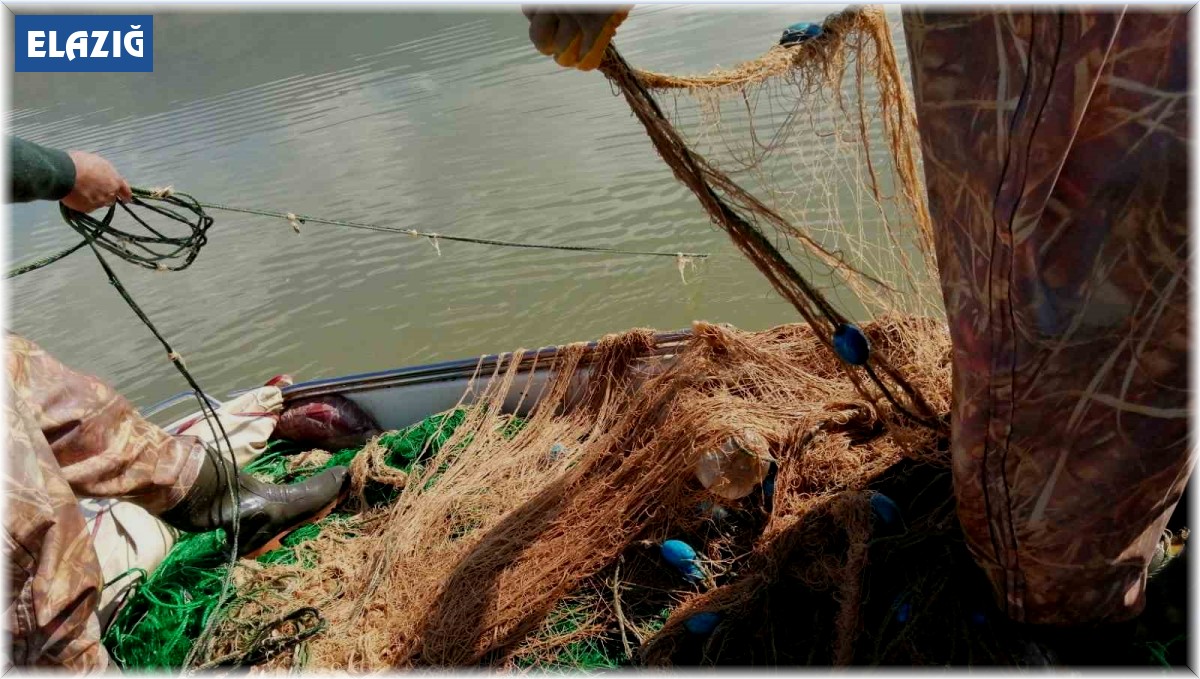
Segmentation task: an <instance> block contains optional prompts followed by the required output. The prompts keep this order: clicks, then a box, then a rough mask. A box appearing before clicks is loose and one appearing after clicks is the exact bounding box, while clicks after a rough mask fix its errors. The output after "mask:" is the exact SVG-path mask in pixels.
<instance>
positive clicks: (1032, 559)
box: [904, 7, 1192, 624]
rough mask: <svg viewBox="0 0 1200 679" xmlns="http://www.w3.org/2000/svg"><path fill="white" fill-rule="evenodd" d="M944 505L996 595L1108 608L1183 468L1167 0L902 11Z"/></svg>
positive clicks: (1117, 610)
mask: <svg viewBox="0 0 1200 679" xmlns="http://www.w3.org/2000/svg"><path fill="white" fill-rule="evenodd" d="M904 23H905V32H906V37H907V42H908V47H909V50H910V54H911V64H912V75H913V85H914V95H915V104H916V111H917V116H918V119H919V123H920V134H921V142H922V147H923V152H924V169H925V177H926V183H927V187H928V194H929V203H930V211H931V214H932V216H933V219H934V224H935V230H936V236H937V237H936V245H937V259H938V264H939V268H940V274H941V278H942V288H943V295H944V299H945V303H946V310H947V314H948V319H949V322H950V330H951V336H952V339H953V343H954V358H953V360H954V385H953V388H954V409H953V442H952V447H953V459H954V479H955V488H956V491H955V492H956V495H957V500H958V513H959V519H960V522H961V524H962V528H963V531H964V533H965V536H966V540H967V543H968V546H969V547H970V549H971V550H972V553H973V554H974V556H975V558H976V560H977V561H978V562H979V563H980V564H981V565H982V566H983V568H984V570H985V571H986V572H987V574H988V576H989V578H990V580H991V583H992V585H993V588H994V589H995V592H996V596H997V599H998V600H999V603H1000V605H1001V607H1002V608H1003V609H1004V610H1006V611H1007V613H1008V614H1009V616H1010V617H1012V618H1013V619H1016V620H1018V621H1023V622H1031V623H1054V624H1078V623H1089V622H1102V621H1113V622H1115V621H1119V620H1123V619H1127V618H1130V617H1133V616H1134V615H1136V614H1137V613H1139V612H1140V611H1141V609H1142V607H1143V606H1144V588H1145V580H1146V566H1147V563H1148V562H1149V560H1150V558H1151V555H1152V553H1153V550H1154V546H1155V542H1156V540H1157V538H1158V537H1159V535H1160V533H1161V531H1162V529H1163V527H1164V525H1165V523H1166V521H1167V519H1168V518H1169V516H1170V513H1171V510H1172V509H1173V507H1174V506H1175V504H1176V503H1177V502H1178V500H1179V497H1180V495H1181V494H1182V491H1183V487H1184V485H1185V484H1186V482H1187V479H1188V476H1189V475H1190V473H1191V470H1192V458H1191V454H1190V450H1189V446H1188V401H1189V391H1188V389H1189V387H1188V287H1189V284H1188V279H1187V260H1188V219H1187V217H1188V214H1187V210H1188V144H1189V140H1188V138H1187V129H1188V128H1187V125H1188V122H1187V121H1188V40H1189V36H1188V29H1187V25H1188V20H1187V14H1186V13H1185V12H1184V11H1158V12H1147V11H1140V10H1131V11H1128V12H1122V11H1120V10H1117V9H1113V10H1111V11H1110V10H1095V11H1087V10H1084V9H1081V8H1074V7H1072V8H1069V9H1065V10H1060V11H1057V12H1055V11H1042V10H1040V9H1039V10H1034V11H1028V12H1025V11H1020V10H1017V9H1013V10H994V11H982V10H978V11H976V10H972V11H963V12H953V11H939V12H933V11H910V12H906V14H905V21H904Z"/></svg>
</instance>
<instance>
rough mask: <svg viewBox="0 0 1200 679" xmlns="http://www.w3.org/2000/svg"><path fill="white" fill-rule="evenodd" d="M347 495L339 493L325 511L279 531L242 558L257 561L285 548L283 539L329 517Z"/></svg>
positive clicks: (322, 510) (344, 492)
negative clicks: (295, 531) (299, 529)
mask: <svg viewBox="0 0 1200 679" xmlns="http://www.w3.org/2000/svg"><path fill="white" fill-rule="evenodd" d="M345 495H346V491H345V490H343V491H342V492H340V493H338V495H337V497H335V498H334V499H333V500H332V501H331V502H330V503H329V504H327V505H325V507H324V508H323V509H321V511H319V512H317V513H316V514H313V515H312V516H310V517H308V518H307V519H303V520H301V521H297V522H296V523H294V524H292V525H291V526H288V527H287V528H284V529H283V530H281V531H279V533H277V534H276V535H275V537H273V538H271V539H270V540H268V541H267V542H266V543H264V544H263V546H261V547H259V548H258V549H255V550H254V551H253V552H247V553H246V554H243V555H242V556H241V558H243V559H257V558H258V557H260V556H262V555H263V554H266V553H267V552H269V551H271V550H274V549H279V548H280V547H282V546H283V543H282V540H283V538H285V537H287V535H288V533H291V532H292V531H294V530H296V529H297V528H299V527H301V526H307V525H308V524H310V523H316V522H318V521H320V520H321V519H324V518H325V517H327V516H329V513H330V512H332V511H333V509H334V507H337V506H338V504H339V503H341V501H342V500H343V499H344V498H345Z"/></svg>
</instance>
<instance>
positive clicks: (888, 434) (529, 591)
mask: <svg viewBox="0 0 1200 679" xmlns="http://www.w3.org/2000/svg"><path fill="white" fill-rule="evenodd" d="M866 331H867V333H868V335H869V336H870V338H871V340H872V342H873V344H874V346H875V348H876V351H878V352H880V353H881V354H883V355H885V356H886V357H887V358H888V360H890V361H892V362H893V364H894V365H898V366H902V367H903V368H904V369H905V370H908V371H911V373H912V374H914V375H919V376H920V378H919V381H917V382H915V383H914V386H915V387H916V388H919V389H921V390H922V391H923V392H924V393H925V394H927V397H928V399H929V401H930V404H931V405H932V406H933V407H935V408H940V409H945V408H947V407H948V405H949V401H948V399H949V394H948V384H949V376H948V371H949V355H948V352H949V344H948V339H947V337H946V335H945V332H944V330H943V329H942V328H941V327H940V326H939V325H938V324H937V323H936V322H933V321H922V320H914V319H900V318H896V319H889V320H886V321H881V322H877V323H874V324H871V325H869V326H867V328H866ZM664 352H667V355H665V356H664V355H663V354H664ZM519 359H520V355H519V354H518V355H515V356H513V359H512V360H510V361H508V362H507V367H506V368H505V369H504V370H502V371H500V370H498V371H497V373H496V374H492V375H483V376H480V380H479V381H480V385H479V391H480V393H479V398H478V400H477V401H476V402H475V403H474V405H472V406H470V407H469V408H468V409H467V417H466V419H465V420H464V421H463V423H462V424H460V425H459V426H458V428H457V429H456V430H455V431H454V433H453V435H452V436H451V437H450V439H449V440H448V441H447V442H446V444H445V445H444V446H442V448H441V450H440V452H439V453H437V454H436V455H434V456H433V457H432V458H430V459H429V460H428V462H427V463H426V464H424V465H423V466H422V470H421V471H420V472H417V473H414V474H412V475H410V477H409V479H408V483H407V485H406V486H405V488H404V491H403V492H402V493H401V494H400V496H399V499H398V500H397V501H396V502H395V504H394V505H392V506H390V507H385V508H380V509H376V510H369V511H366V512H364V513H361V514H358V515H356V516H354V517H353V518H350V519H348V520H346V521H345V522H344V523H342V524H340V525H336V526H334V527H332V529H328V528H327V529H326V530H325V531H323V533H322V534H321V536H319V537H318V538H316V539H315V540H312V541H310V542H306V543H304V544H302V545H301V546H300V547H299V548H298V552H299V555H300V560H299V563H296V564H292V565H278V564H276V565H270V566H266V567H261V568H256V569H247V571H248V572H247V573H246V574H245V576H244V579H243V581H242V582H240V583H239V591H245V592H253V595H252V596H248V597H244V599H245V601H244V602H243V603H242V604H241V605H240V607H239V608H238V609H236V610H234V611H232V612H231V613H230V615H229V618H228V619H227V620H226V622H225V623H224V624H223V626H222V627H221V628H219V629H218V632H217V634H216V635H215V637H216V639H215V642H214V646H213V648H212V649H211V653H210V655H211V657H218V656H222V655H225V654H229V653H233V652H235V651H237V650H238V649H240V648H244V647H245V645H246V644H247V643H248V641H249V640H248V637H249V636H250V635H252V634H253V633H254V632H255V631H256V630H257V629H259V627H261V625H262V624H263V623H264V622H265V621H268V620H272V619H276V618H279V617H280V616H283V615H286V614H287V613H288V612H289V611H292V610H295V609H297V608H298V607H305V606H312V607H314V608H316V609H318V610H319V611H321V614H322V615H323V617H324V618H325V620H326V621H327V627H326V628H325V630H324V631H323V632H322V633H321V634H319V635H317V636H315V637H313V638H312V639H310V640H308V641H307V642H306V643H305V644H303V653H304V659H305V665H306V666H308V667H313V668H344V669H350V670H368V669H379V668H386V667H396V666H399V667H407V666H414V665H415V666H421V665H439V666H440V665H473V664H477V663H480V662H487V663H489V664H499V665H505V664H507V663H517V662H518V661H520V662H524V663H526V664H529V665H537V664H539V663H540V662H543V661H546V662H548V661H550V660H552V659H553V658H555V657H556V656H557V655H558V654H559V653H561V652H562V650H563V649H564V648H566V647H568V646H570V645H571V644H572V642H574V641H576V640H578V639H580V638H585V637H594V636H595V635H596V634H597V630H610V629H616V628H620V629H621V630H624V633H625V634H626V636H627V637H630V638H635V639H636V642H633V641H630V642H629V643H630V644H631V646H630V653H633V654H636V653H638V652H639V651H638V650H637V649H641V652H642V653H644V654H645V655H644V656H641V657H644V658H645V659H646V660H649V661H653V660H655V659H658V658H665V657H667V656H668V655H669V653H668V652H667V651H666V650H665V649H666V648H669V646H670V643H671V642H670V639H671V638H672V636H673V635H675V634H676V633H678V632H679V630H678V629H676V628H677V627H678V626H679V624H680V623H678V622H677V621H676V618H678V619H679V620H684V619H686V617H687V616H688V615H690V614H691V612H693V611H694V610H698V609H701V608H702V609H704V610H719V611H722V612H723V613H724V614H725V615H726V617H727V619H728V620H730V621H731V622H730V624H731V625H734V626H733V627H731V629H734V628H736V625H735V624H734V621H736V619H737V618H739V617H742V616H748V617H753V616H754V615H756V613H755V611H754V609H753V607H752V606H751V604H753V603H755V601H756V597H761V596H762V595H763V592H762V590H763V589H764V588H766V587H768V586H769V585H770V583H771V582H772V581H773V580H774V579H775V578H778V577H780V575H781V574H783V573H788V574H790V575H793V576H795V577H797V578H799V579H800V581H802V582H804V583H806V584H807V585H809V586H810V587H812V588H814V590H816V591H825V592H828V593H829V594H830V596H832V597H834V598H835V599H836V600H838V601H840V602H842V603H843V605H842V607H841V609H840V612H839V613H838V614H837V616H836V620H837V625H838V628H839V633H838V641H837V643H838V649H839V650H838V653H837V659H839V660H842V659H846V658H848V657H849V656H848V655H847V654H848V653H849V651H850V650H851V649H852V648H853V643H854V638H855V630H856V627H857V624H858V623H857V609H858V600H859V597H860V594H859V592H858V591H857V583H858V582H859V579H860V578H859V575H860V572H861V570H862V567H863V565H864V557H865V549H866V544H867V540H868V539H869V538H870V533H871V519H870V516H871V514H870V509H869V505H868V504H867V502H868V501H869V498H870V493H869V491H867V487H868V486H869V485H870V484H871V482H872V481H874V480H875V479H877V478H878V477H879V476H880V475H881V474H883V473H884V472H885V471H887V470H888V469H889V468H891V467H893V466H894V465H896V464H897V463H898V462H900V461H901V460H904V459H910V460H914V461H919V462H921V463H925V464H932V465H936V466H938V467H944V466H945V465H946V463H947V460H946V453H945V452H944V450H945V448H944V445H942V444H941V443H939V435H938V434H937V433H936V432H933V431H931V430H929V429H928V428H926V427H922V426H920V425H915V424H909V423H906V422H905V420H904V419H903V418H901V417H899V416H898V415H897V414H896V413H895V412H893V411H891V410H890V408H888V407H887V406H886V405H885V406H882V407H878V408H877V407H875V406H873V405H872V404H870V403H868V402H866V401H864V400H863V399H862V398H861V397H860V396H859V395H858V394H857V392H856V391H855V389H854V387H853V385H851V384H850V383H849V382H848V381H847V380H845V379H844V377H843V376H842V371H841V369H840V368H839V366H838V365H837V359H836V357H835V356H834V355H833V354H832V353H831V352H829V351H828V350H827V349H826V348H825V347H824V346H823V345H822V343H821V341H820V340H819V339H817V337H816V336H815V335H814V333H813V332H812V331H811V329H810V328H809V327H808V326H805V325H788V326H781V327H779V328H775V329H772V330H768V331H764V332H758V333H746V332H740V331H736V330H733V329H731V328H727V327H722V326H716V325H708V324H704V323H697V324H696V326H695V328H694V335H693V337H692V338H691V339H690V340H688V341H687V342H686V343H684V344H683V345H682V346H667V347H656V346H655V345H654V342H653V335H652V334H651V333H649V332H645V331H630V332H628V333H625V334H622V335H615V336H611V337H607V338H605V339H604V340H603V341H601V342H600V345H599V347H598V348H597V349H596V350H595V351H594V352H586V351H585V349H584V347H582V346H573V347H569V348H567V349H566V350H565V351H564V352H562V354H561V355H559V356H556V357H555V358H553V359H552V360H551V361H549V362H548V363H547V364H546V365H544V366H539V367H545V368H548V369H550V370H551V371H552V374H553V376H554V377H553V378H552V379H551V380H550V381H549V382H548V383H546V384H544V385H543V386H541V387H537V386H535V385H534V383H533V381H532V378H531V374H532V373H529V372H520V371H518V369H517V367H518V365H519V364H520V361H519ZM584 374H586V375H587V376H588V379H587V380H586V381H584V380H582V379H581V377H582V376H583V375H584ZM514 393H515V394H523V395H524V397H525V398H526V399H529V400H534V399H536V400H537V405H536V406H535V407H534V408H533V409H532V411H531V412H530V413H529V414H528V416H527V417H526V418H524V423H523V425H522V426H521V427H520V428H519V429H518V430H517V431H516V432H515V434H514V433H513V432H512V429H513V427H512V426H511V425H512V423H513V421H514V420H513V418H514V416H513V415H512V414H508V413H505V412H504V410H503V409H502V404H503V402H504V401H505V400H506V399H507V398H508V397H509V395H510V394H514ZM746 430H750V431H753V432H755V433H756V434H757V435H759V436H761V437H762V439H763V440H765V441H766V443H767V446H768V448H769V454H770V456H771V457H772V458H774V460H776V461H777V464H778V470H779V471H778V476H777V478H776V479H775V481H774V484H775V489H774V493H773V496H770V497H768V496H766V495H765V494H764V493H763V492H762V491H761V490H758V491H757V492H755V493H753V494H751V495H748V496H746V497H744V498H742V499H741V500H737V501H726V500H722V499H720V498H717V497H716V496H714V495H713V494H711V493H709V492H707V491H706V490H705V489H704V487H703V486H702V484H701V483H700V481H699V480H698V479H697V478H696V466H697V462H698V459H699V457H700V455H701V454H702V453H704V452H706V451H713V450H718V449H720V448H721V446H722V445H723V444H725V443H726V442H727V441H728V440H729V439H730V438H731V437H736V436H739V435H744V434H743V432H745V431H746ZM354 469H355V473H356V474H358V473H361V472H362V471H364V470H367V469H368V467H367V466H366V465H362V466H359V465H356V466H355V468H354ZM714 500H715V502H714ZM706 503H707V504H706ZM714 508H716V509H720V510H721V511H722V512H724V513H730V512H732V513H734V514H737V515H738V516H739V517H740V518H733V517H726V519H725V520H724V521H722V522H718V521H717V520H716V519H714V518H713V509H714ZM718 523H724V524H727V527H728V526H734V525H736V526H737V528H736V529H735V530H731V531H728V532H727V531H724V530H722V527H721V526H720V525H718ZM678 537H687V538H688V539H689V540H690V541H691V543H692V544H694V545H695V546H696V547H697V549H698V550H700V551H701V553H702V555H703V557H704V560H703V562H702V563H703V565H704V567H705V569H706V570H707V574H706V578H705V583H701V584H699V585H696V586H689V585H688V583H686V582H684V581H683V580H682V579H680V577H679V575H678V573H674V572H672V571H671V570H670V568H669V567H666V566H664V565H663V563H662V562H661V560H660V557H659V554H658V545H659V544H660V543H661V542H662V541H663V540H666V539H669V538H678ZM780 550H784V551H783V554H785V555H787V556H788V557H789V558H788V559H781V558H777V553H779V552H780ZM614 578H616V579H617V582H616V584H615V588H616V589H617V590H620V592H621V593H620V594H619V595H617V596H615V597H614V594H613V592H614V585H613V584H612V582H613V579H614ZM606 583H608V584H606ZM709 586H712V587H713V588H712V589H708V587H709ZM706 589H708V591H707V592H706V593H705V590H706ZM663 594H665V595H666V596H665V597H664V596H661V595H663ZM621 608H623V609H624V611H622V612H618V611H619V609H621ZM664 608H667V609H678V610H677V611H676V613H675V615H674V616H673V617H672V618H671V619H670V620H669V621H667V624H666V627H665V628H663V629H662V630H661V631H659V632H658V633H657V634H651V633H650V632H649V631H644V628H645V627H646V626H647V624H648V623H649V622H653V619H654V618H655V617H656V616H658V615H659V614H660V613H661V611H662V610H663V609H664ZM571 614H576V615H577V616H579V618H578V619H576V620H574V621H573V623H572V624H570V625H568V626H567V627H569V629H566V630H564V631H562V632H558V633H556V632H555V631H554V628H555V626H556V624H559V623H561V620H560V619H559V618H562V617H563V616H569V615H571ZM625 616H629V617H628V618H626V617H625ZM680 616H683V617H680ZM619 618H621V619H619ZM630 618H632V619H633V622H632V623H631V622H630ZM636 623H640V624H641V625H642V628H639V629H637V630H635V629H634V628H633V627H632V625H633V624H636ZM660 623H661V621H660ZM560 626H561V625H560ZM296 661H297V657H296V655H295V654H285V655H280V656H277V657H275V658H273V659H272V660H271V661H270V662H271V664H272V665H279V666H288V665H292V664H293V663H295V662H296Z"/></svg>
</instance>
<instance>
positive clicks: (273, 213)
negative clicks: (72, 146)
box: [6, 187, 708, 282]
mask: <svg viewBox="0 0 1200 679" xmlns="http://www.w3.org/2000/svg"><path fill="white" fill-rule="evenodd" d="M155 203H161V204H155ZM117 206H119V207H120V208H121V209H122V210H124V211H125V212H126V213H127V214H128V215H129V216H130V217H132V218H133V219H134V220H135V221H137V222H138V224H140V225H141V226H142V227H143V228H144V229H145V230H146V232H148V234H149V235H147V234H146V233H139V234H134V233H131V232H128V231H123V230H121V229H117V228H116V227H114V226H113V225H112V220H113V216H114V214H115V210H116V208H117ZM133 207H137V208H144V209H146V210H149V211H151V212H154V213H157V214H158V215H160V216H162V217H165V218H167V219H169V220H171V221H174V222H177V223H180V224H186V225H188V226H189V227H191V228H190V231H191V233H190V234H188V235H186V236H183V237H171V236H167V235H165V234H163V233H161V232H159V231H158V230H157V229H155V228H154V227H152V226H150V224H148V223H147V222H146V220H145V219H143V218H142V217H140V216H139V215H138V213H137V212H135V211H134V210H133V209H132V208H133ZM205 210H221V211H224V212H238V213H242V214H250V215H259V216H263V217H274V218H277V219H284V220H287V221H288V223H290V224H291V225H292V228H293V229H295V231H296V233H299V232H300V225H301V224H305V223H313V224H326V225H330V226H342V227H346V228H351V229H360V230H365V231H376V232H380V233H393V234H399V235H406V236H412V237H417V238H426V239H428V240H430V241H431V242H432V243H433V246H434V248H435V249H436V250H437V253H438V255H439V256H440V255H441V254H442V249H441V246H440V245H439V241H443V240H445V241H453V242H457V243H472V244H476V245H490V246H493V247H506V248H526V249H536V250H559V251H564V252H592V253H599V254H609V255H624V256H633V257H672V258H674V259H675V260H677V262H678V263H679V268H680V270H681V274H680V275H682V269H683V267H684V265H685V264H688V263H691V262H693V261H695V260H697V259H706V258H707V257H708V253H701V252H659V251H652V250H627V249H623V248H606V247H598V246H597V247H593V246H587V245H554V244H549V243H523V242H518V241H508V240H499V239H495V238H474V237H471V236H454V235H449V234H442V233H434V232H426V231H418V230H417V229H405V228H401V227H395V226H384V225H381V224H368V223H365V222H355V221H349V220H343V219H327V218H325V217H316V216H313V215H301V214H296V213H294V212H283V211H279V210H267V209H264V208H247V207H236V206H233V205H222V204H220V203H202V202H200V201H198V200H196V199H195V198H193V197H192V196H190V195H188V194H186V193H180V192H176V191H174V190H173V189H171V188H169V187H168V188H162V189H152V190H148V189H139V188H135V189H133V200H131V201H130V202H129V204H123V203H118V204H117V205H116V206H113V207H112V208H110V209H109V211H108V212H107V213H106V214H105V216H104V217H103V218H100V219H97V218H95V217H93V216H91V215H87V214H82V213H79V212H75V211H74V210H70V211H68V210H65V209H64V210H63V218H64V220H65V221H66V222H67V224H69V225H70V226H71V228H73V229H75V231H77V232H79V234H80V235H82V236H83V237H84V240H83V241H82V242H80V243H78V244H76V245H73V246H71V247H69V248H66V249H64V250H61V251H59V252H56V253H54V254H52V255H49V256H46V257H42V258H40V259H37V260H35V261H32V262H29V263H27V264H23V265H21V266H18V267H15V268H13V269H10V270H9V272H8V275H7V276H6V277H7V278H15V277H17V276H21V275H23V274H26V273H29V272H31V271H36V270H38V269H41V268H43V267H46V266H49V265H51V264H53V263H54V262H57V261H59V260H60V259H63V258H65V257H67V256H68V255H70V254H72V253H74V252H75V251H77V250H80V249H82V248H83V247H84V246H85V245H87V244H88V240H89V239H91V240H94V241H95V243H96V245H97V246H99V247H101V248H102V249H105V250H108V251H109V252H111V253H113V254H115V255H117V256H118V257H120V258H122V259H124V260H126V261H128V262H130V263H132V264H137V265H139V266H142V267H144V268H152V269H157V270H160V271H161V270H170V271H179V270H181V269H185V268H187V267H188V266H190V265H191V263H192V261H193V260H194V259H195V257H196V255H198V254H199V252H200V248H202V247H203V246H204V245H205V244H206V243H207V242H208V238H207V231H208V229H209V228H210V227H212V225H213V219H212V217H209V216H208V214H207V213H206V212H205ZM189 213H190V214H189ZM151 246H167V248H168V249H167V250H162V249H156V248H154V247H151ZM181 254H184V255H185V256H184V257H183V262H182V263H181V264H178V265H176V266H168V265H166V264H165V263H164V262H166V261H168V260H173V259H177V258H178V257H179V255H181ZM685 282H686V281H685Z"/></svg>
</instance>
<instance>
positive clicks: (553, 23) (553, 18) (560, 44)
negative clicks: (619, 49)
mask: <svg viewBox="0 0 1200 679" xmlns="http://www.w3.org/2000/svg"><path fill="white" fill-rule="evenodd" d="M632 8H633V5H622V6H619V7H599V6H598V7H586V8H584V7H578V8H571V7H550V6H541V5H538V6H529V5H526V6H523V7H521V11H522V12H524V13H525V16H526V18H528V19H529V40H530V41H531V42H533V46H534V47H536V48H537V49H538V51H539V52H541V53H542V54H545V55H547V56H549V55H554V61H555V62H557V63H558V65H559V66H567V67H571V68H577V69H579V70H581V71H590V70H592V69H594V68H596V67H597V66H599V65H600V60H601V58H603V57H604V50H605V49H607V48H608V43H610V42H612V38H613V35H614V34H615V33H616V32H617V27H618V26H620V25H621V22H623V21H625V17H627V16H629V10H630V9H632Z"/></svg>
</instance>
